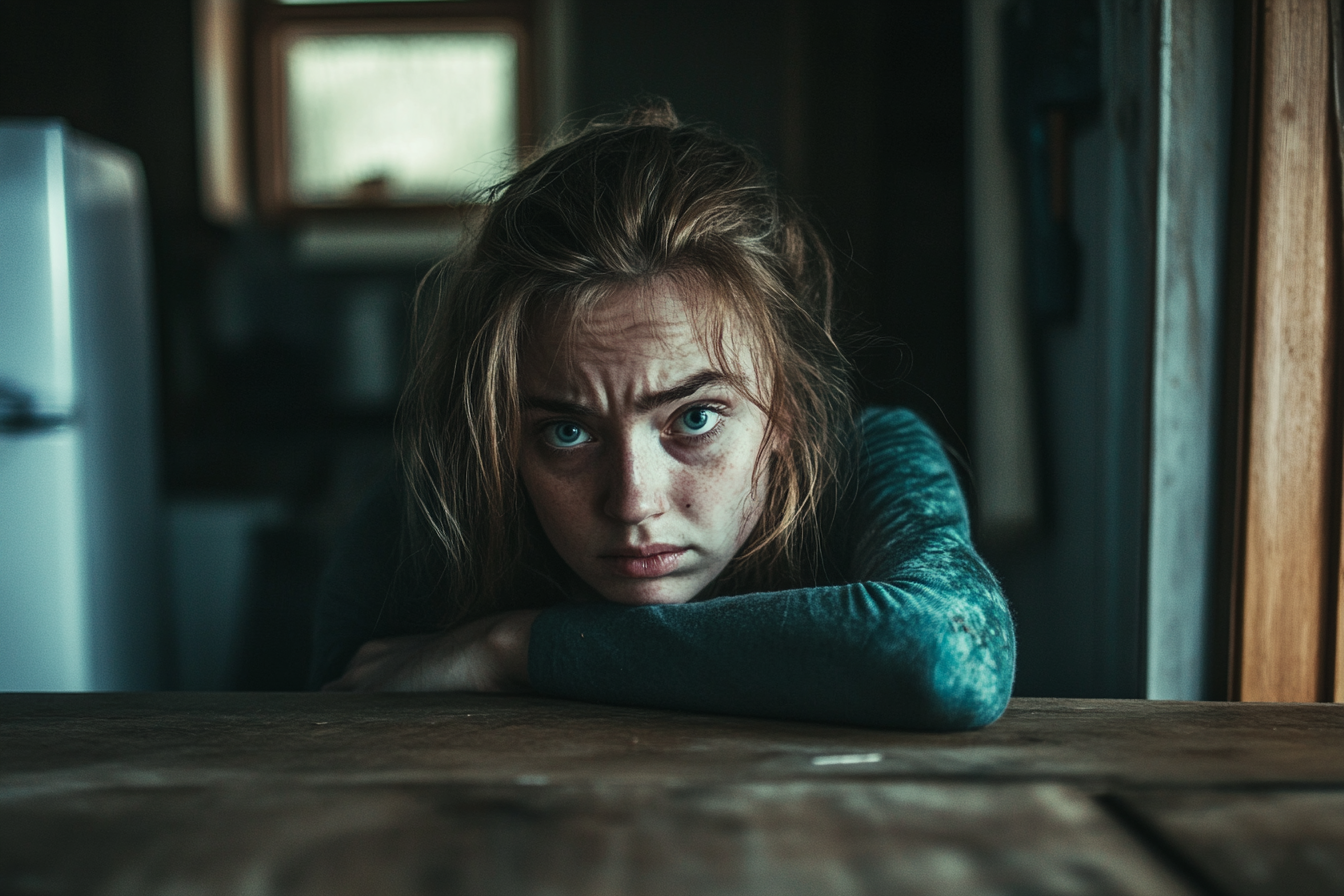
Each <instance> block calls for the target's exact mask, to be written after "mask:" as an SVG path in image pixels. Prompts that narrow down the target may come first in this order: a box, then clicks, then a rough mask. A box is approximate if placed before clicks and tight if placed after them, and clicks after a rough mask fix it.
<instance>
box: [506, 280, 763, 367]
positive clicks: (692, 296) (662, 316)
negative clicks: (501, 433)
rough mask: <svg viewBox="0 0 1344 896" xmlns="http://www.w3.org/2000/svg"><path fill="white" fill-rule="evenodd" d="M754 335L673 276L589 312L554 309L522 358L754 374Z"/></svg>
mask: <svg viewBox="0 0 1344 896" xmlns="http://www.w3.org/2000/svg"><path fill="white" fill-rule="evenodd" d="M749 345H750V340H749V339H747V338H746V334H745V332H744V328H743V327H742V326H741V325H740V324H739V323H737V321H736V319H735V318H734V317H733V316H732V315H730V314H728V313H726V311H725V309H724V308H723V305H722V303H720V302H717V301H715V300H714V297H713V296H710V295H706V294H705V293H704V292H703V291H700V290H694V289H689V288H687V287H684V286H680V285H678V284H676V283H673V282H670V281H666V280H664V281H656V282H654V283H650V284H641V285H634V286H628V287H622V288H620V289H618V290H616V291H614V292H612V293H611V294H609V295H607V296H605V297H604V298H602V299H601V300H600V301H598V302H597V303H596V305H595V306H594V307H593V308H592V309H590V310H588V311H587V312H586V313H584V314H582V315H577V316H560V315H554V316H552V317H551V318H550V319H549V320H547V321H544V322H542V323H541V324H540V325H539V326H538V327H537V328H536V329H535V330H534V332H533V333H532V335H531V338H530V339H529V340H528V341H527V342H526V344H525V345H524V346H523V363H524V366H525V368H530V369H531V370H532V372H534V373H536V372H540V371H538V370H537V368H538V367H541V368H548V369H550V370H551V371H554V372H556V373H560V372H561V371H560V370H557V367H561V368H569V369H574V368H576V367H577V368H584V367H606V366H610V365H613V364H626V365H628V364H631V363H643V364H646V365H650V366H655V367H681V366H683V365H698V367H700V368H706V367H708V368H712V369H716V370H717V369H720V368H722V367H725V366H726V367H727V368H728V369H726V370H723V371H722V372H724V373H727V374H729V375H734V376H743V375H745V376H748V377H750V373H751V368H752V366H753V364H752V358H751V355H752V352H751V351H750V350H749Z"/></svg>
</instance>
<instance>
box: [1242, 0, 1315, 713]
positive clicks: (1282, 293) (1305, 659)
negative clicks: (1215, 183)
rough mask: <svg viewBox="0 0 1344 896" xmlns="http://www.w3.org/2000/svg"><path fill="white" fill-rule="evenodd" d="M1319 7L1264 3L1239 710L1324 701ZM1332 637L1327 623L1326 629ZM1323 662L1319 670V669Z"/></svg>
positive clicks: (1296, 0)
mask: <svg viewBox="0 0 1344 896" xmlns="http://www.w3.org/2000/svg"><path fill="white" fill-rule="evenodd" d="M1327 7H1328V2H1327V0H1266V2H1265V5H1264V10H1265V12H1264V22H1263V32H1262V33H1263V47H1264V56H1263V69H1262V71H1263V81H1262V86H1261V90H1262V93H1261V109H1262V112H1261V117H1260V136H1259V150H1260V178H1259V186H1260V190H1259V202H1258V207H1259V220H1258V226H1257V238H1256V275H1255V299H1254V301H1255V310H1254V324H1253V326H1254V335H1253V346H1252V372H1251V401H1250V420H1249V444H1248V448H1249V450H1248V455H1247V492H1246V529H1245V532H1246V544H1245V572H1244V579H1243V581H1244V592H1243V595H1242V606H1241V611H1242V612H1241V620H1240V623H1241V625H1240V634H1241V637H1240V641H1241V644H1240V646H1241V650H1240V657H1239V660H1240V685H1241V686H1240V694H1239V695H1238V696H1239V697H1240V699H1242V700H1284V701H1312V700H1319V699H1330V698H1331V697H1332V696H1333V687H1328V686H1327V683H1328V682H1329V683H1331V684H1332V682H1330V679H1333V677H1334V676H1333V669H1330V670H1328V671H1329V672H1330V673H1331V674H1329V675H1326V674H1324V673H1325V672H1326V671H1327V670H1326V668H1325V666H1326V663H1327V662H1328V661H1329V660H1330V659H1331V657H1330V656H1329V654H1330V653H1332V652H1333V649H1332V648H1333V641H1334V637H1335V633H1334V631H1333V630H1332V631H1329V632H1326V631H1325V627H1326V626H1328V625H1330V623H1331V622H1333V615H1334V614H1333V613H1332V612H1330V613H1327V607H1326V600H1327V597H1328V596H1329V594H1330V593H1332V592H1333V590H1334V588H1333V583H1332V582H1330V579H1332V578H1333V577H1334V575H1335V571H1334V570H1331V571H1330V573H1329V577H1327V563H1328V562H1329V561H1330V559H1331V558H1332V557H1333V556H1334V553H1335V552H1334V550H1333V546H1332V545H1331V539H1332V536H1333V532H1332V531H1331V523H1332V520H1331V519H1330V516H1331V512H1330V508H1331V505H1332V500H1331V497H1330V493H1331V491H1332V486H1333V484H1334V477H1333V475H1332V473H1331V469H1330V468H1331V460H1330V446H1331V441H1332V440H1331V438H1330V432H1331V419H1330V418H1331V413H1330V411H1331V387H1332V381H1333V375H1332V369H1333V367H1332V363H1333V358H1332V350H1333V341H1334V339H1333V333H1334V320H1333V313H1334V309H1333V307H1332V306H1333V300H1334V296H1333V292H1334V290H1333V276H1334V275H1333V270H1332V265H1333V263H1334V260H1333V255H1334V252H1333V248H1332V247H1333V243H1334V239H1335V234H1334V232H1333V230H1334V228H1333V208H1332V203H1333V198H1334V197H1333V196H1332V194H1331V190H1332V189H1333V181H1332V180H1331V167H1332V159H1331V150H1332V146H1331V142H1330V134H1329V128H1330V117H1329V103H1330V43H1329V21H1328V14H1327ZM1331 628H1332V629H1333V626H1331ZM1330 665H1333V664H1332V663H1331V664H1330Z"/></svg>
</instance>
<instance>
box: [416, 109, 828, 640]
mask: <svg viewBox="0 0 1344 896" xmlns="http://www.w3.org/2000/svg"><path fill="white" fill-rule="evenodd" d="M655 281H661V282H671V283H674V284H675V285H677V286H679V287H682V288H683V289H685V290H688V292H686V293H683V294H695V295H697V296H698V297H699V296H703V297H704V298H703V299H702V300H701V301H700V302H699V303H698V304H699V305H700V306H701V309H702V310H701V311H700V313H698V314H697V315H696V319H697V320H700V321H701V322H702V324H703V325H702V326H701V327H700V330H701V336H702V338H703V339H704V340H705V345H706V347H707V349H708V350H709V352H710V355H711V357H713V358H714V359H715V361H716V363H718V364H719V366H720V368H721V372H722V373H724V374H725V375H728V376H729V377H730V379H733V380H735V381H736V382H738V383H739V384H741V383H743V382H744V380H743V378H742V377H741V376H740V375H738V372H739V370H740V367H739V364H738V363H737V361H736V360H735V359H734V358H733V357H732V356H731V355H732V352H731V351H730V350H729V348H728V347H726V344H725V339H724V335H725V327H726V326H727V325H728V324H729V322H732V323H734V324H736V325H737V326H738V327H741V328H743V329H744V330H745V332H746V334H747V335H748V342H749V344H750V345H751V346H752V354H753V360H755V361H756V368H757V370H758V371H760V374H759V375H758V377H757V382H758V383H759V384H761V388H759V389H757V390H755V391H756V392H757V393H760V394H751V392H750V391H748V393H747V394H746V397H747V398H748V400H750V401H752V402H754V403H756V404H757V405H758V406H759V407H760V408H761V409H762V410H763V411H764V412H765V414H766V418H767V421H768V422H767V427H768V430H767V433H766V437H765V439H764V440H763V444H762V452H761V453H760V454H759V455H758V457H757V464H756V475H757V476H758V477H763V478H764V489H765V491H764V495H765V498H764V510H763V512H762V515H761V517H760V520H759V522H758V523H757V525H756V527H755V529H754V530H753V531H752V533H751V535H750V536H749V537H748V539H747V541H746V543H745V544H744V545H743V548H742V550H741V551H740V552H739V554H738V556H737V557H736V558H735V559H734V561H733V563H732V564H731V565H730V567H729V569H728V571H727V575H726V578H727V579H729V580H730V581H731V583H732V586H733V587H738V588H741V587H760V588H769V587H781V586H784V585H787V584H794V583H796V582H797V580H798V578H799V576H800V575H802V574H803V570H804V569H805V568H807V565H808V564H809V563H810V562H811V561H812V560H813V559H814V558H815V556H816V551H817V550H818V548H819V542H820V532H821V526H822V519H821V518H822V515H823V509H824V508H825V507H826V505H827V501H828V500H829V496H830V495H831V494H832V492H833V490H834V486H835V480H836V468H837V458H838V456H839V450H840V445H841V443H842V441H843V439H844V438H845V432H846V427H847V426H848V424H849V421H850V420H851V418H852V407H851V398H850V389H849V367H848V364H847V363H846V361H845V358H844V355H843V354H842V352H841V351H840V349H839V347H838V345H837V343H836V340H835V338H834V337H833V334H832V299H833V296H832V293H833V285H832V281H833V276H832V265H831V261H830V257H829V255H828V253H827V251H826V249H825V247H824V245H823V244H822V242H821V240H820V239H819V237H818V235H817V233H816V231H815V230H814V229H813V227H812V226H811V225H810V224H809V223H808V221H807V220H806V218H805V216H804V215H803V214H802V213H801V212H800V210H799V209H798V208H797V206H795V205H794V204H793V203H792V202H791V201H789V200H788V199H786V198H785V197H783V196H782V195H781V194H780V193H779V191H778V189H777V188H776V187H775V185H774V183H773V181H772V179H771V177H770V176H769V174H768V173H767V171H766V169H765V168H764V166H763V165H762V164H761V162H760V161H759V160H758V159H757V158H756V156H755V155H754V154H753V153H752V152H750V151H749V150H747V149H746V148H744V147H743V146H741V145H740V144H737V143H734V142H732V141H730V140H727V139H725V138H724V137H722V136H720V135H718V134H717V133H715V132H713V131H711V130H710V129H708V128H705V127H700V126H692V125H686V124H682V123H681V122H680V121H678V119H677V117H676V114H675V113H674V112H673V111H672V108H671V106H670V105H668V104H667V103H666V102H665V101H653V102H649V103H646V104H644V105H642V106H640V107H638V108H635V109H633V110H631V111H630V112H628V113H626V114H625V115H624V116H622V117H620V118H618V119H615V120H598V121H595V122H593V123H591V124H589V125H588V126H587V127H585V128H584V129H583V130H581V131H580V132H578V133H577V134H575V135H573V136H571V137H568V138H566V139H563V140H560V141H558V142H557V144H556V145H554V146H552V147H550V148H549V149H547V150H546V151H545V152H543V153H542V154H540V155H539V156H538V157H537V158H535V159H534V160H533V161H531V162H530V163H529V164H527V165H526V166H525V167H523V168H522V170H520V171H519V172H518V173H517V174H515V175H513V176H512V177H510V178H509V179H508V180H506V181H504V182H503V183H501V184H499V185H498V186H496V187H495V188H494V189H493V190H491V191H490V194H489V196H488V202H487V203H486V208H485V212H484V216H483V218H482V219H481V221H480V222H479V224H478V226H477V227H476V228H475V232H474V233H473V234H471V235H470V238H469V239H468V240H467V241H466V243H465V244H464V246H463V247H462V248H461V249H460V250H459V251H458V253H456V255H455V256H454V257H453V258H450V259H448V260H447V261H446V262H444V263H443V264H442V265H440V266H439V267H438V268H436V270H435V271H433V272H431V274H430V276H429V277H427V278H426V280H425V282H424V283H423V284H422V285H421V288H420V291H419V293H418V295H417V298H416V306H415V329H416V332H417V333H418V334H419V335H418V337H417V339H418V345H417V350H416V353H415V356H414V366H413V368H412V372H411V377H410V383H409V386H408V388H407V391H406V394H405V396H404V398H403V401H402V407H401V410H400V414H399V419H400V431H399V439H400V450H401V456H402V463H403V466H404V469H405V473H406V476H407V484H408V492H409V495H410V501H409V504H410V507H411V512H412V513H413V515H415V516H416V517H417V518H418V521H419V523H421V524H422V525H421V531H422V532H424V533H425V534H427V535H428V536H429V537H428V542H429V544H430V546H431V548H432V550H431V551H430V556H432V557H433V558H434V561H435V565H436V567H438V568H439V569H441V571H442V573H443V575H442V576H441V578H440V581H441V583H442V584H441V590H442V591H443V598H444V602H445V605H444V607H443V609H444V611H445V624H452V623H454V622H459V621H462V620H464V619H466V618H469V617H471V616H475V615H481V614H483V613H486V612H490V611H492V610H495V609H502V608H504V607H506V606H510V605H515V604H517V603H519V602H521V601H524V600H525V598H523V597H522V596H519V595H515V594H511V593H510V592H511V585H513V584H514V583H516V582H517V577H518V574H519V570H521V569H524V568H526V567H527V565H528V563H530V562H533V558H534V557H535V556H536V555H537V547H538V544H537V539H538V538H543V539H544V535H540V534H539V527H538V526H537V525H536V524H535V517H534V516H533V514H532V513H531V510H530V506H529V504H528V500H527V496H526V492H525V489H524V488H523V486H522V484H521V481H520V477H519V475H518V472H517V458H518V452H519V449H520V445H521V439H522V396H521V395H520V392H519V388H520V387H519V367H520V363H521V354H522V352H523V351H524V350H525V346H526V344H527V342H528V331H529V328H536V327H540V326H560V327H568V326H574V325H577V324H578V323H579V322H581V321H582V320H583V319H584V318H585V317H586V315H587V314H588V313H590V312H591V311H592V310H593V308H594V307H595V306H597V305H598V304H599V303H600V302H601V301H602V300H603V299H604V298H606V297H608V296H610V295H611V294H612V293H614V292H616V291H618V290H623V289H629V288H631V287H640V286H645V285H649V284H652V283H653V282H655ZM767 446H768V447H769V450H766V448H767ZM760 481H761V479H760V478H758V482H760Z"/></svg>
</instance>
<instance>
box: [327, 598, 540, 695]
mask: <svg viewBox="0 0 1344 896" xmlns="http://www.w3.org/2000/svg"><path fill="white" fill-rule="evenodd" d="M540 612H541V611H540V610H515V611H513V612H509V613H500V614H499V615H497V616H487V617H486V618H484V619H478V620H476V621H475V622H472V623H469V624H467V625H464V626H462V627H460V628H455V629H453V630H452V631H448V632H444V633H442V634H432V635H407V636H405V637H401V638H383V639H381V640H378V641H369V642H368V643H367V644H365V645H364V646H363V647H361V648H359V650H358V651H357V652H356V653H355V656H354V658H353V659H351V660H350V665H349V666H347V667H346V670H345V674H344V675H342V676H341V677H340V678H338V679H336V680H335V681H333V682H330V683H329V684H327V685H326V686H325V687H323V688H322V690H324V691H522V690H526V689H527V686H528V681H527V645H528V641H529V639H530V636H531V633H532V620H534V619H536V618H537V614H538V613H540Z"/></svg>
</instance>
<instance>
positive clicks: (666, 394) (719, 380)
mask: <svg viewBox="0 0 1344 896" xmlns="http://www.w3.org/2000/svg"><path fill="white" fill-rule="evenodd" d="M728 382H730V380H729V378H728V377H727V376H726V375H724V374H722V373H719V372H718V371H716V370H702V371H701V372H700V373H697V374H694V375H692V376H688V377H687V378H686V379H684V380H682V381H681V382H680V383H677V384H676V385H675V386H670V387H668V388H666V389H663V390H662V391H660V392H650V393H648V394H647V395H641V396H639V397H638V398H636V399H635V409H636V410H639V411H651V410H653V409H654V408H657V407H662V406H663V405H665V404H672V403H673V402H674V401H681V400H682V399H683V398H690V397H691V396H692V395H694V394H695V393H697V392H699V391H700V390H701V389H704V388H706V387H708V386H717V385H721V384H723V383H728ZM523 407H524V408H526V409H527V410H537V411H547V412H549V413H552V414H568V415H570V416H574V417H591V416H594V411H593V409H592V408H590V407H588V406H587V405H582V404H578V403H576V402H573V401H562V400H559V399H555V398H542V397H540V396H537V395H526V396H524V397H523Z"/></svg>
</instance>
